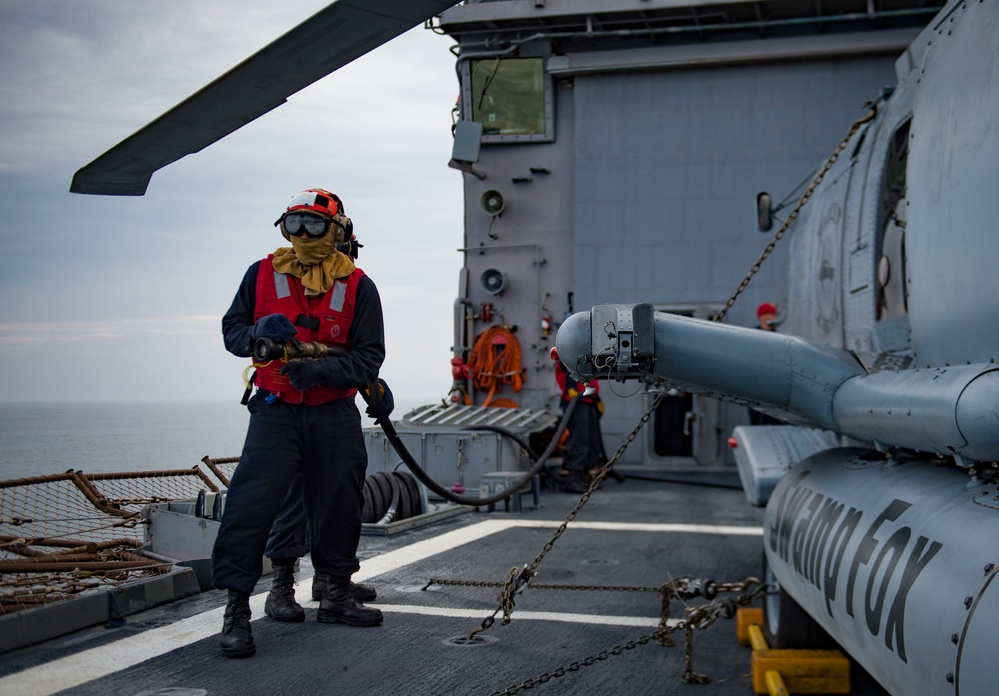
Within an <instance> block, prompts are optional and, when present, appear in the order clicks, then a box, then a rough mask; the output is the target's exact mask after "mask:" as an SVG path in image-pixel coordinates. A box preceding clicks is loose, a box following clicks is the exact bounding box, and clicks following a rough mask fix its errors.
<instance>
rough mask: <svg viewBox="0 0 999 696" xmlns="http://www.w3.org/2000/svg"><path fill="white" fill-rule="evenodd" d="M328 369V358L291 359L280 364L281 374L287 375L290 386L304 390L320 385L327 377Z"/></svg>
mask: <svg viewBox="0 0 999 696" xmlns="http://www.w3.org/2000/svg"><path fill="white" fill-rule="evenodd" d="M329 369H330V365H329V358H319V359H318V360H292V361H291V362H289V363H287V364H286V365H282V366H281V374H282V375H287V376H288V379H289V380H290V381H291V386H293V387H295V389H297V390H298V391H303V392H304V391H309V390H310V389H312V388H313V387H318V386H321V385H322V384H323V383H324V382H325V381H326V380H327V379H328V377H329Z"/></svg>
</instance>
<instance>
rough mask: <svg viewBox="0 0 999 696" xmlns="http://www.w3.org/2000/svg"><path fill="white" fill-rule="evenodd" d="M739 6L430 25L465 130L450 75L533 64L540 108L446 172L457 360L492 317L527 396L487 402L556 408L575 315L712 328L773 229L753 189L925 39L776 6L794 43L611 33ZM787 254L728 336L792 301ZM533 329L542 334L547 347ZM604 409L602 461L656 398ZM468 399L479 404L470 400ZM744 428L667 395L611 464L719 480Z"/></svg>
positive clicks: (631, 7) (533, 10)
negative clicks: (557, 355) (509, 331)
mask: <svg viewBox="0 0 999 696" xmlns="http://www.w3.org/2000/svg"><path fill="white" fill-rule="evenodd" d="M765 4H770V3H765ZM776 4H782V3H776ZM749 5H750V3H742V2H733V3H721V4H718V3H715V4H712V5H711V6H710V7H706V6H697V5H691V4H689V3H682V2H676V1H675V0H658V1H657V0H649V1H644V2H640V3H638V2H610V1H609V0H608V1H606V2H599V1H596V0H593V1H590V2H579V3H562V4H559V5H558V6H557V7H547V6H546V4H545V3H540V4H536V3H533V2H524V1H522V0H500V1H495V2H482V3H468V4H465V5H461V6H458V7H455V8H452V9H451V10H448V11H447V12H445V13H444V15H443V17H442V19H441V27H442V28H443V29H444V30H445V31H446V32H447V33H449V34H451V35H452V36H453V37H455V38H456V39H458V40H459V44H460V46H461V51H460V55H463V56H464V59H460V60H459V75H463V77H462V80H463V83H462V99H461V116H460V118H461V119H464V120H470V115H471V108H472V107H471V100H472V95H471V90H470V89H469V83H468V79H467V78H468V72H467V71H465V72H462V68H461V65H462V64H463V63H465V64H468V63H470V62H471V61H472V60H474V59H476V58H477V57H484V56H487V55H500V54H502V56H503V57H508V56H519V57H524V56H541V57H543V58H544V59H545V68H546V75H547V80H548V84H547V88H548V89H549V90H550V93H549V96H548V97H546V99H547V101H546V105H547V106H548V107H549V108H551V109H553V113H552V114H550V116H551V117H552V120H551V128H550V132H548V133H547V134H546V136H544V137H541V138H535V139H534V140H533V141H530V140H529V139H525V138H523V137H518V136H516V135H509V136H493V137H491V138H490V137H485V138H483V139H482V142H481V145H480V147H479V149H478V152H477V158H476V160H475V161H474V162H472V163H465V166H466V169H465V172H464V173H463V174H462V175H461V176H462V177H463V179H464V186H465V246H464V249H463V256H464V268H463V269H462V271H461V276H460V282H459V302H458V303H456V336H455V339H456V340H455V344H456V347H457V348H456V354H461V353H462V352H463V351H464V350H467V349H469V348H471V345H472V343H473V341H474V336H475V335H477V334H479V333H480V332H481V331H483V330H484V329H486V328H487V327H488V326H489V324H487V323H485V322H483V321H482V320H481V316H482V314H481V312H480V308H481V306H482V304H483V303H491V304H492V305H493V308H494V311H495V318H494V320H493V323H505V324H512V325H516V326H517V336H518V338H519V340H520V343H521V346H522V351H523V366H524V368H525V380H524V389H523V391H522V392H521V393H520V394H519V395H511V394H510V393H509V392H507V393H505V394H503V396H508V397H509V396H514V397H515V398H517V399H518V400H519V402H520V404H521V405H522V406H526V407H530V408H541V407H544V406H546V405H547V406H549V407H551V408H553V409H556V410H557V406H558V401H557V388H556V386H555V381H554V377H553V367H552V364H551V361H550V360H549V358H548V350H549V349H550V347H551V346H552V345H554V335H555V332H556V330H557V328H558V326H559V325H560V323H561V321H562V319H563V318H565V317H566V316H568V315H569V314H570V313H571V312H573V311H580V310H585V309H588V308H589V307H591V306H593V305H597V304H605V303H637V302H647V303H651V304H653V305H654V306H655V307H656V309H658V310H662V311H669V312H677V313H681V314H685V315H688V316H694V317H698V318H710V317H711V316H713V315H714V314H715V313H717V312H718V311H719V310H720V308H721V307H722V306H723V305H724V303H725V301H726V300H727V299H728V297H729V296H730V295H731V294H732V292H733V291H734V290H735V288H736V287H737V286H738V284H739V282H740V281H741V280H742V278H743V276H744V275H745V274H746V272H747V271H748V270H749V268H750V267H751V266H752V264H753V263H754V262H755V261H756V260H757V258H758V257H759V255H760V253H761V251H762V250H763V248H764V246H765V245H766V243H767V242H768V241H769V238H770V234H772V232H771V233H768V234H766V235H764V234H760V233H759V232H757V230H756V224H755V216H754V214H753V203H754V200H755V196H756V194H757V192H759V191H761V190H765V191H769V192H770V193H771V194H772V195H773V198H774V200H775V202H777V201H780V200H781V199H782V198H784V197H785V196H788V195H790V194H792V193H793V192H794V190H795V188H796V186H797V185H798V184H799V182H801V181H802V180H803V179H805V178H806V177H808V176H809V175H810V174H811V173H813V171H814V169H815V168H816V167H817V166H818V165H819V164H821V163H822V162H823V161H824V159H825V158H826V157H827V156H828V155H829V154H830V153H831V152H832V150H833V149H834V148H835V146H836V145H837V143H838V142H839V140H840V139H841V138H842V137H843V135H845V133H846V132H847V130H848V129H849V127H850V125H851V124H852V123H853V121H854V120H856V119H857V118H859V117H860V116H862V115H863V114H864V109H863V105H864V104H865V102H867V101H868V100H871V99H874V98H875V97H877V95H878V94H879V93H880V91H881V89H882V88H883V87H885V86H886V85H890V84H893V83H894V82H895V79H896V78H895V70H894V63H895V59H896V58H897V56H898V55H899V54H900V53H901V52H902V51H903V50H904V49H905V47H906V46H907V45H908V43H909V42H911V41H912V40H913V39H914V38H915V37H916V35H917V34H918V32H919V29H920V28H921V27H919V26H887V27H884V26H883V25H882V26H881V28H878V29H875V28H872V27H871V26H869V25H867V24H862V26H857V27H853V26H852V25H850V23H848V22H847V23H845V24H844V25H843V26H841V27H839V30H838V31H831V32H822V31H819V30H818V29H817V26H818V24H814V25H808V24H807V20H808V19H809V12H810V9H809V8H808V7H802V4H801V3H797V4H795V3H790V4H788V3H783V4H782V6H783V7H784V9H785V10H786V9H787V8H788V7H794V6H797V7H800V13H803V14H802V16H803V19H804V20H805V21H806V23H805V24H804V25H803V28H800V29H799V28H797V27H793V28H790V29H789V28H787V27H785V26H781V27H779V28H777V29H775V28H771V29H770V30H766V29H761V28H756V29H755V30H754V31H751V32H750V33H749V34H747V33H745V32H741V31H725V30H724V29H718V30H716V31H708V32H705V33H703V34H699V35H697V36H692V35H691V34H690V33H689V32H688V33H686V34H680V35H677V36H673V35H670V36H669V37H667V38H663V35H661V34H658V35H657V34H655V33H654V32H647V33H645V34H643V33H642V31H640V30H638V31H634V32H633V33H632V34H631V35H629V37H628V39H627V40H624V39H622V37H621V36H614V35H611V32H610V28H613V27H618V28H620V27H624V26H631V25H629V21H634V22H637V25H635V26H651V27H653V28H655V27H660V28H664V27H668V26H673V25H676V26H681V25H683V23H684V20H675V19H671V17H672V16H673V15H675V14H676V13H677V12H687V13H688V16H689V13H690V12H696V11H704V12H709V13H710V17H711V20H712V22H713V23H714V25H715V26H720V25H721V24H722V23H723V21H724V20H723V19H719V18H721V17H724V16H729V15H730V19H729V20H728V21H733V22H734V21H735V19H738V17H736V15H737V14H738V12H743V13H744V12H746V11H747V8H748V6H749ZM528 6H530V7H528ZM834 10H835V8H826V11H827V13H829V14H834V13H835V11H834ZM790 11H792V12H799V10H797V9H795V10H790ZM656 12H661V13H662V16H661V17H658V18H657V16H656ZM726 13H729V15H726ZM707 16H708V15H705V17H707ZM926 19H928V15H927V16H923V17H922V21H925V20H926ZM908 21H909V22H910V24H911V23H915V20H913V19H911V18H910V20H908ZM600 22H604V26H606V27H607V28H608V31H607V32H605V33H604V34H602V33H601V32H600V28H601V25H600ZM657 22H658V23H657ZM703 23H704V24H708V23H711V22H707V21H705V22H703ZM587 32H589V33H587ZM528 38H529V40H526V39H528ZM459 125H460V124H459ZM488 191H498V192H499V193H500V194H501V195H502V197H503V202H504V208H503V211H502V213H501V214H499V215H494V214H491V213H490V212H488V211H486V210H484V209H483V206H482V203H481V201H482V197H483V195H484V194H486V192H488ZM799 195H800V191H799ZM794 200H796V198H795V199H794ZM792 204H793V200H792ZM788 209H789V208H788ZM788 209H785V211H784V213H786V212H787V210H788ZM777 216H778V218H781V213H779V212H778V213H777ZM776 225H779V222H776V223H775V228H774V229H775V230H776ZM790 242H792V240H788V239H786V240H785V241H784V243H783V245H778V247H777V250H776V251H775V253H774V254H773V255H772V256H771V258H770V259H769V260H768V261H767V262H766V263H765V264H764V265H763V267H762V269H761V271H760V272H759V273H758V274H757V277H756V278H755V279H754V280H753V282H752V283H751V284H750V286H749V288H748V289H747V290H746V292H745V293H744V294H743V296H742V297H741V298H740V300H739V302H738V303H737V304H736V305H735V307H734V308H733V309H732V311H731V312H729V314H728V316H727V317H726V320H725V321H726V322H729V323H734V324H738V325H743V326H753V325H755V323H756V318H755V308H756V306H757V305H758V304H759V303H760V302H763V301H773V302H775V303H776V304H778V305H783V304H784V300H785V298H786V294H785V293H786V292H799V291H803V290H802V289H801V288H798V287H796V286H795V285H794V284H793V283H792V284H791V285H790V286H787V287H786V286H785V275H786V271H787V265H786V264H787V254H786V245H787V244H788V243H790ZM489 271H498V272H499V273H502V274H503V275H504V276H505V280H506V283H505V286H504V290H503V291H502V292H501V293H499V294H492V293H490V292H488V291H487V290H486V289H485V288H484V287H483V284H482V282H481V279H482V276H483V274H484V273H488V272H489ZM838 302H840V303H842V299H841V298H839V299H838ZM546 315H550V316H551V317H552V319H553V324H554V325H553V326H552V327H551V330H550V332H549V333H547V334H546V333H545V331H544V330H543V329H542V319H543V317H544V316H546ZM840 321H842V319H840ZM778 330H779V329H778ZM836 330H838V331H839V332H840V334H841V333H842V329H841V328H837V329H836ZM601 396H602V397H603V399H604V401H605V403H606V413H605V415H604V417H603V419H602V429H603V434H604V440H605V444H606V447H607V449H608V454H612V453H613V449H614V448H616V447H617V446H618V444H619V443H620V442H621V441H622V440H623V438H624V437H625V436H626V435H627V434H628V433H629V432H630V431H631V430H632V428H633V427H634V425H635V424H636V423H637V422H638V420H639V418H640V416H641V414H642V413H643V412H644V411H645V409H646V408H647V407H648V405H649V404H650V403H651V399H652V395H648V394H644V393H636V387H635V385H634V384H633V383H628V384H621V383H614V382H608V381H603V382H601ZM481 399H482V395H481V394H478V395H476V403H481ZM746 422H748V416H747V411H746V409H745V408H742V407H739V406H734V405H728V404H720V403H718V402H716V401H714V400H712V399H707V398H704V397H700V396H693V397H689V396H686V395H683V394H679V395H677V396H675V397H670V398H668V399H667V400H666V402H665V404H664V405H663V406H661V407H660V411H659V412H658V413H657V414H656V416H655V417H654V418H653V419H652V421H651V422H650V424H649V427H646V428H645V429H643V431H642V432H641V434H640V435H639V437H638V439H637V440H636V441H635V442H634V443H633V444H632V445H631V447H630V448H629V450H628V452H627V454H626V456H625V458H624V463H626V464H629V465H631V464H647V465H652V466H654V467H663V468H689V467H691V466H696V467H701V468H711V467H715V466H721V465H726V466H732V465H734V458H733V457H732V455H731V453H730V452H729V450H728V448H727V447H726V446H725V443H726V440H727V438H728V436H729V435H730V434H731V431H732V429H733V428H734V427H735V426H737V425H742V424H744V423H746Z"/></svg>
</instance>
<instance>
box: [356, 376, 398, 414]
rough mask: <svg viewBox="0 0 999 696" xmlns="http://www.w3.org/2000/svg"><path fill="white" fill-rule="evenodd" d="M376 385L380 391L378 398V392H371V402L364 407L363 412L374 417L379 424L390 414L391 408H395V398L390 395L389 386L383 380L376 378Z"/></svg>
mask: <svg viewBox="0 0 999 696" xmlns="http://www.w3.org/2000/svg"><path fill="white" fill-rule="evenodd" d="M378 387H379V391H380V392H381V396H380V398H379V395H378V394H371V395H370V396H371V401H372V403H371V404H370V405H369V406H368V408H367V409H365V411H364V412H365V413H367V414H368V416H369V417H371V418H374V419H375V423H378V424H379V425H381V423H382V421H387V420H388V419H389V416H391V415H392V409H394V408H395V399H394V398H393V397H392V391H391V390H390V389H389V386H388V385H387V384H385V380H384V379H382V378H380V377H379V378H378Z"/></svg>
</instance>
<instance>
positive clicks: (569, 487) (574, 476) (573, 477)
mask: <svg viewBox="0 0 999 696" xmlns="http://www.w3.org/2000/svg"><path fill="white" fill-rule="evenodd" d="M588 479H589V477H587V476H586V475H585V474H584V473H583V472H581V471H575V470H570V471H568V472H567V473H566V476H565V478H564V479H562V480H561V481H559V487H560V488H561V489H562V490H563V491H564V492H566V493H572V494H574V495H582V494H583V493H586V491H588V490H589V489H590V482H589V480H588Z"/></svg>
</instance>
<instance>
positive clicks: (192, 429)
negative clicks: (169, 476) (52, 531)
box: [0, 401, 249, 480]
mask: <svg viewBox="0 0 999 696" xmlns="http://www.w3.org/2000/svg"><path fill="white" fill-rule="evenodd" d="M248 421H249V414H248V413H247V410H246V407H244V406H241V405H240V404H239V403H238V402H237V403H221V402H219V403H216V402H204V401H200V402H192V403H176V402H161V403H30V404H13V403H5V404H0V480H3V479H12V478H22V477H25V476H43V475H45V474H57V473H62V472H64V471H67V470H68V469H82V470H83V471H85V472H92V473H100V472H112V471H148V470H154V469H188V468H191V467H193V466H195V465H196V464H197V463H198V462H199V461H201V458H202V457H204V456H205V455H208V456H210V457H213V458H215V457H236V456H239V453H240V450H241V449H242V447H243V437H244V436H245V435H246V425H247V423H248Z"/></svg>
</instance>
